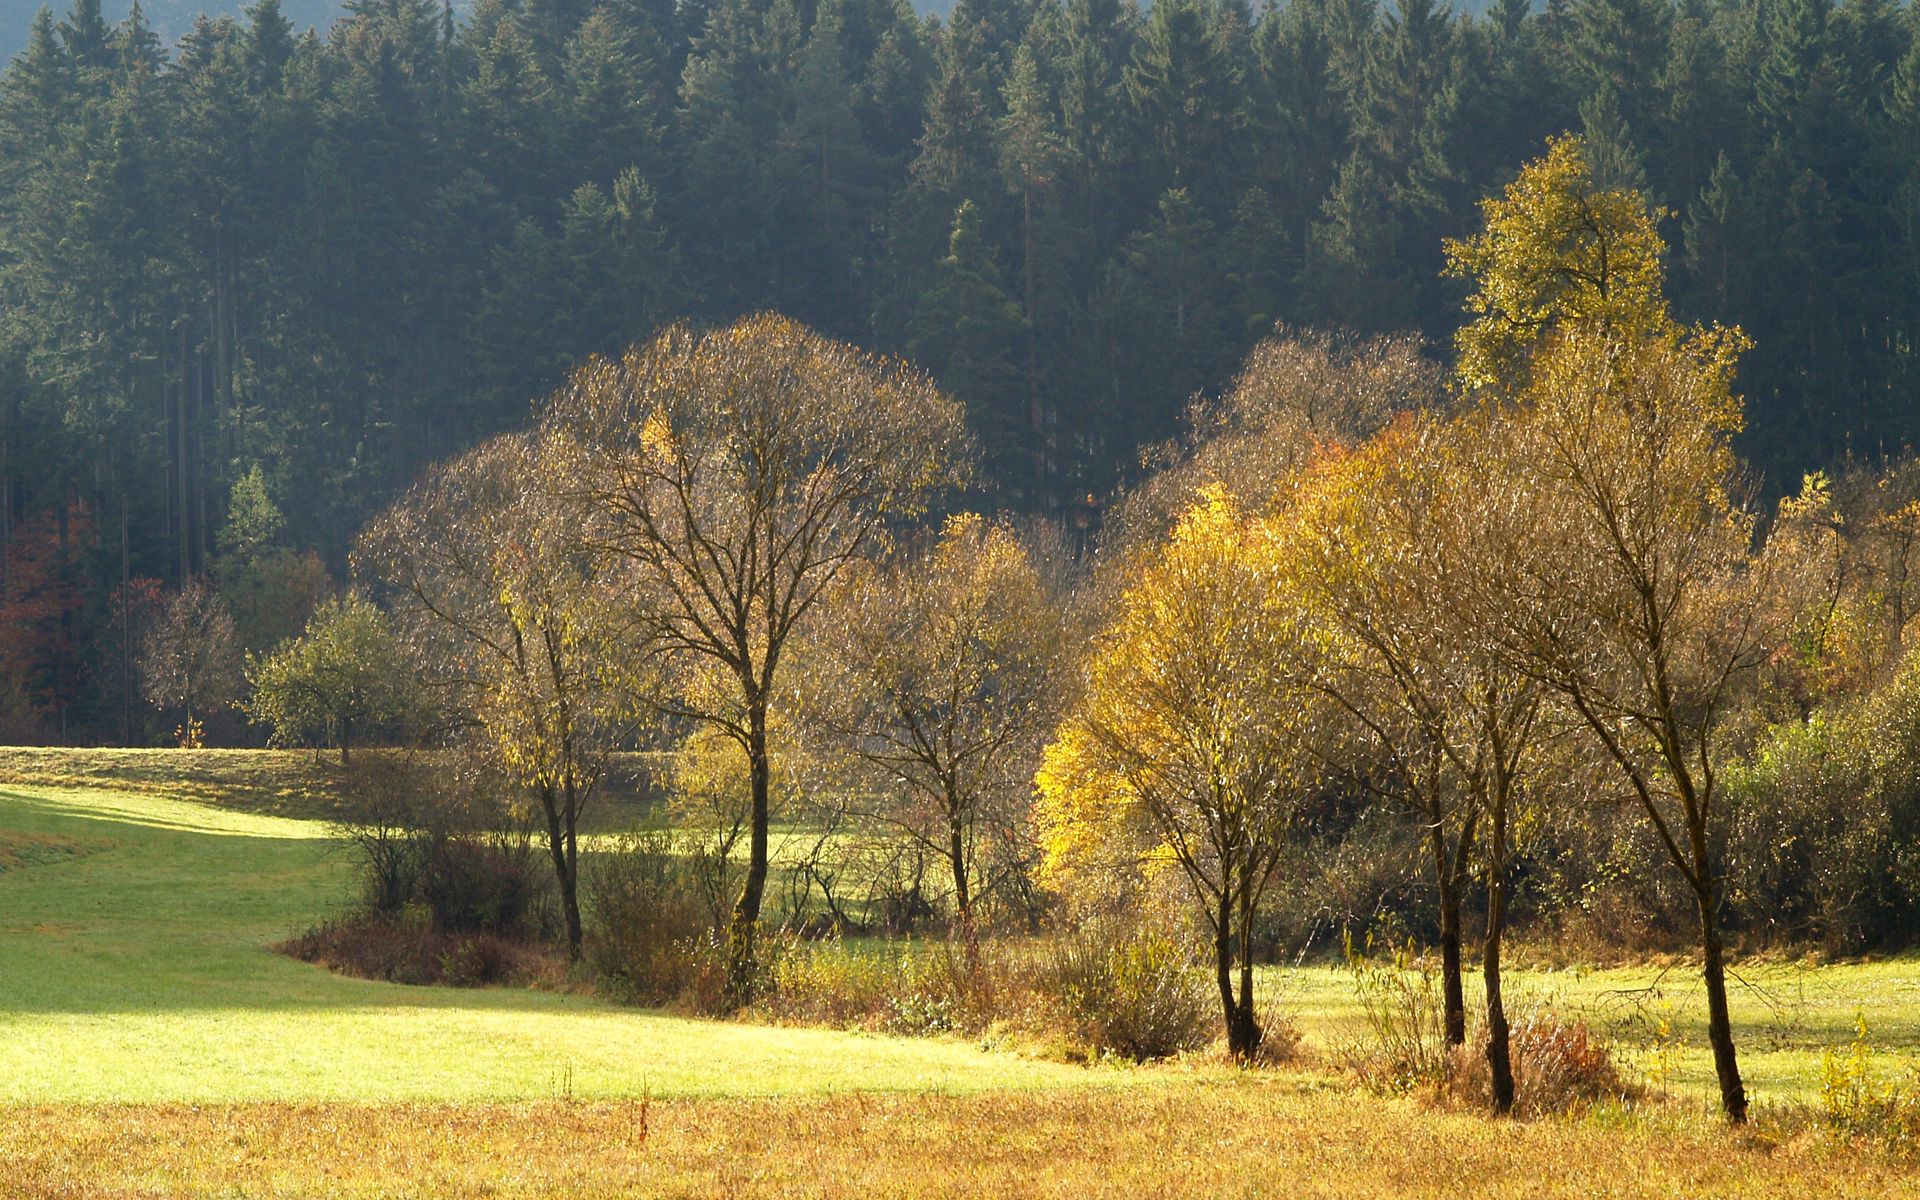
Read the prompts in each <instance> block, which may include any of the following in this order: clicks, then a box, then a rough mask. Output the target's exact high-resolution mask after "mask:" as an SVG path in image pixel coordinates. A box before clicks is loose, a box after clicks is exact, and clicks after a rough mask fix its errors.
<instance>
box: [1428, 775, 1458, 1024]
mask: <svg viewBox="0 0 1920 1200" xmlns="http://www.w3.org/2000/svg"><path fill="white" fill-rule="evenodd" d="M1427 836H1428V842H1429V844H1430V845H1431V847H1432V849H1433V872H1434V879H1435V881H1436V882H1437V883H1438V884H1439V888H1440V991H1441V995H1442V998H1443V1003H1444V1006H1445V1027H1446V1039H1447V1045H1449V1046H1464V1045H1466V1042H1467V994H1466V988H1465V986H1464V985H1463V983H1462V981H1461V978H1460V888H1459V886H1458V882H1459V881H1458V880H1457V878H1456V877H1455V874H1454V869H1453V856H1452V855H1450V854H1448V853H1447V833H1446V826H1445V824H1444V823H1443V822H1442V820H1441V819H1440V814H1439V813H1438V812H1435V813H1434V814H1433V816H1432V824H1431V825H1430V827H1429V832H1428V835H1427Z"/></svg>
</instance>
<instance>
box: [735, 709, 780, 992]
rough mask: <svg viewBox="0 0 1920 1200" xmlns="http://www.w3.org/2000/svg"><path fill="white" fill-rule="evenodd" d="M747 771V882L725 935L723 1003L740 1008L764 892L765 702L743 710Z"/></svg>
mask: <svg viewBox="0 0 1920 1200" xmlns="http://www.w3.org/2000/svg"><path fill="white" fill-rule="evenodd" d="M747 769H748V774H749V776H750V778H751V781H752V785H753V817H752V824H751V829H750V830H749V835H748V839H747V878H746V882H745V883H744V884H743V885H742V886H741V888H740V899H739V900H738V901H737V902H736V903H735V904H734V906H733V922H732V927H731V928H730V929H729V930H728V931H727V999H728V1001H729V1002H730V1003H732V1004H734V1005H744V1004H747V1003H748V1002H750V1001H751V1000H752V999H753V977H754V972H755V969H756V964H755V962H754V954H753V940H754V937H753V935H754V930H755V928H756V927H757V926H758V925H759V923H760V899H761V897H762V896H763V895H764V894H765V892H766V888H767V813H768V810H769V805H768V802H767V794H768V791H769V787H770V784H771V782H772V774H773V772H772V764H771V762H770V761H769V760H768V758H767V702H766V700H765V698H756V699H754V700H751V701H749V703H748V706H747Z"/></svg>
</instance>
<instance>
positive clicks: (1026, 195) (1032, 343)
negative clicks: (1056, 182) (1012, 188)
mask: <svg viewBox="0 0 1920 1200" xmlns="http://www.w3.org/2000/svg"><path fill="white" fill-rule="evenodd" d="M1020 205H1021V208H1020V215H1021V226H1022V242H1023V245H1022V257H1023V260H1024V261H1023V264H1022V265H1023V266H1024V267H1025V268H1026V308H1027V430H1028V432H1029V434H1030V435H1031V436H1032V438H1033V496H1034V500H1035V501H1036V502H1038V501H1039V500H1040V499H1041V497H1042V496H1044V495H1045V493H1046V487H1047V449H1046V440H1045V438H1044V437H1043V436H1042V432H1041V420H1040V335H1039V331H1038V330H1037V329H1035V328H1034V312H1033V310H1034V291H1035V289H1034V278H1033V189H1032V188H1030V187H1029V188H1026V189H1024V190H1022V192H1021V194H1020Z"/></svg>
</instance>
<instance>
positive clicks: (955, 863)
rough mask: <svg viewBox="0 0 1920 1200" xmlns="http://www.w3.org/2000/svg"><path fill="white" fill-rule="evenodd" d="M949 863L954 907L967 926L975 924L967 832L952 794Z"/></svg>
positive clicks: (948, 809) (950, 799) (948, 846)
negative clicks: (970, 890) (968, 874)
mask: <svg viewBox="0 0 1920 1200" xmlns="http://www.w3.org/2000/svg"><path fill="white" fill-rule="evenodd" d="M947 805H948V808H947V863H948V865H949V866H951V867H952V868H953V908H954V912H955V914H956V915H957V916H958V917H959V918H960V923H961V924H962V925H965V926H971V925H972V924H973V896H972V894H971V893H970V892H969V891H968V890H967V845H966V840H965V838H964V837H963V836H962V835H963V834H965V832H966V828H965V826H963V825H962V824H961V822H960V814H959V813H958V812H956V811H955V810H954V801H953V797H952V796H948V797H947Z"/></svg>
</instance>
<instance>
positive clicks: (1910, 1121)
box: [1820, 1016, 1920, 1154]
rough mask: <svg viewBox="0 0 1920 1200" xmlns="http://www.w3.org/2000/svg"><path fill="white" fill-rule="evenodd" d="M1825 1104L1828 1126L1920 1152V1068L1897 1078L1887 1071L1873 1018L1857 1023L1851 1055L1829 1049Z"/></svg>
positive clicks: (1913, 1066)
mask: <svg viewBox="0 0 1920 1200" xmlns="http://www.w3.org/2000/svg"><path fill="white" fill-rule="evenodd" d="M1821 1076H1822V1078H1821V1084H1820V1106H1821V1109H1822V1111H1823V1113H1824V1115H1825V1117H1826V1121H1827V1126H1828V1128H1830V1129H1832V1130H1833V1131H1834V1132H1835V1133H1838V1134H1840V1135H1841V1136H1843V1137H1849V1138H1864V1139H1869V1140H1872V1141H1877V1142H1881V1143H1882V1144H1884V1145H1886V1146H1887V1147H1888V1148H1889V1149H1891V1150H1893V1151H1895V1152H1897V1153H1903V1154H1913V1153H1915V1152H1917V1151H1920V1066H1916V1064H1914V1063H1908V1064H1907V1065H1906V1068H1905V1069H1904V1070H1903V1071H1902V1072H1901V1075H1900V1077H1899V1078H1897V1079H1890V1078H1888V1077H1887V1076H1886V1075H1885V1073H1884V1072H1883V1071H1882V1070H1881V1068H1880V1064H1879V1061H1878V1056H1877V1055H1876V1054H1875V1053H1874V1049H1873V1045H1872V1043H1871V1042H1869V1041H1868V1040H1867V1019H1866V1018H1865V1017H1864V1016H1863V1017H1860V1018H1859V1019H1858V1020H1857V1021H1856V1022H1855V1023H1854V1034H1853V1041H1852V1042H1851V1043H1850V1044H1849V1045H1848V1046H1847V1050H1846V1053H1844V1054H1838V1053H1835V1052H1834V1051H1832V1050H1828V1051H1827V1052H1826V1054H1825V1055H1824V1056H1823V1058H1822V1062H1821Z"/></svg>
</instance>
